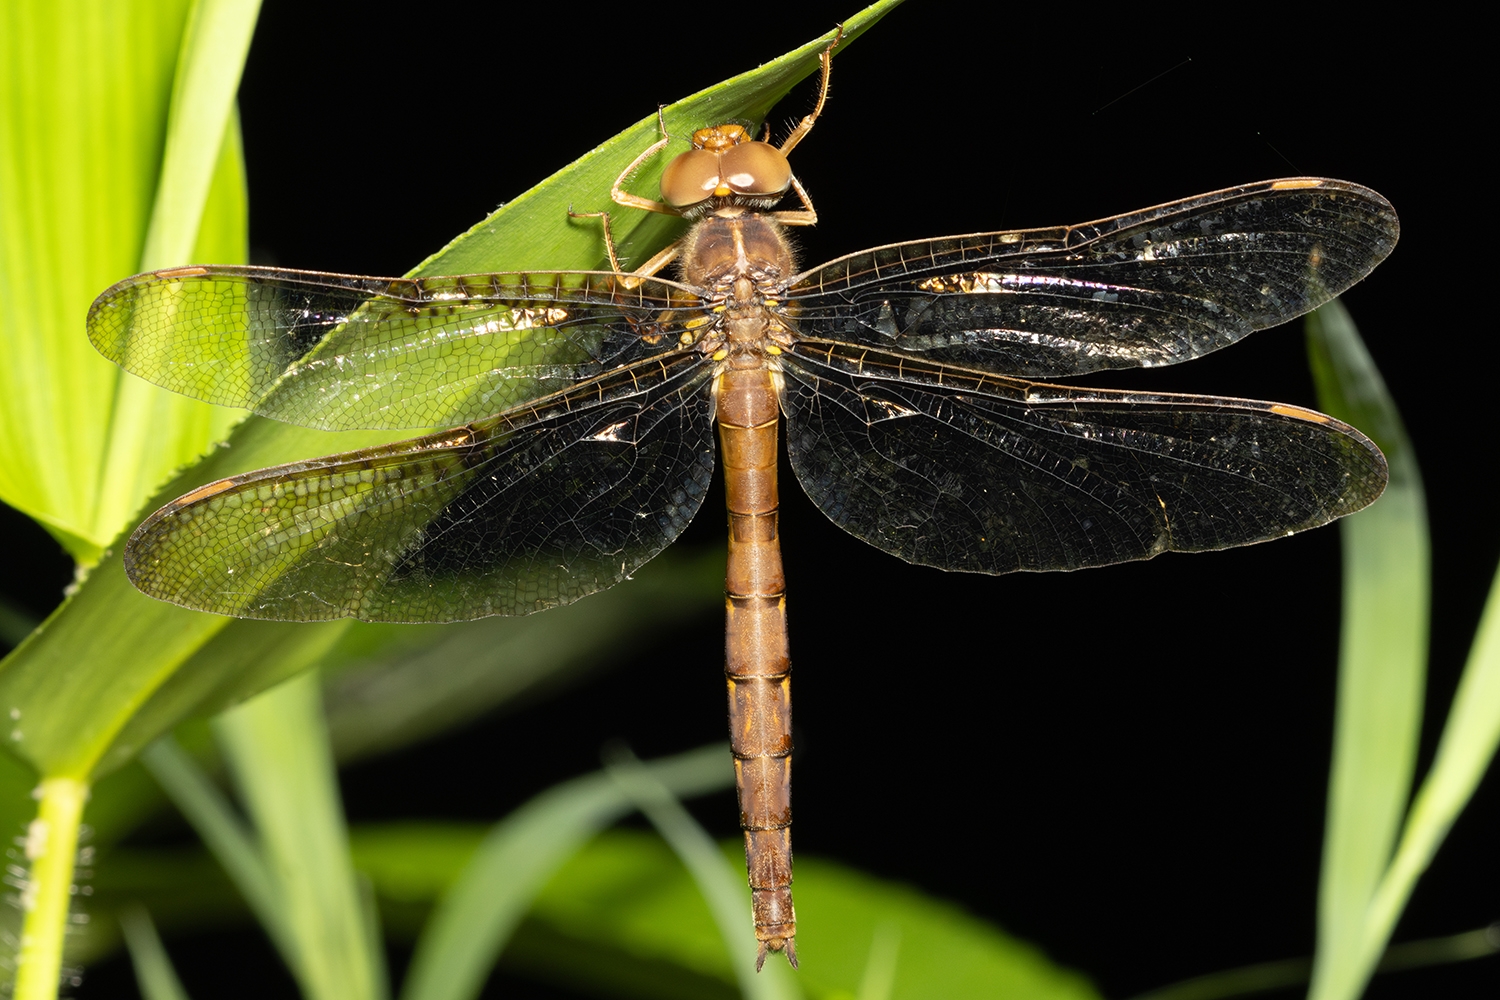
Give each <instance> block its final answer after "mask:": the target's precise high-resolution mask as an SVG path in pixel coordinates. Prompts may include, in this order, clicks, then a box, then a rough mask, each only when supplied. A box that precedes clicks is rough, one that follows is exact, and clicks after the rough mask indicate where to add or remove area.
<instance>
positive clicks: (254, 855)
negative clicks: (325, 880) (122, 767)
mask: <svg viewBox="0 0 1500 1000" xmlns="http://www.w3.org/2000/svg"><path fill="white" fill-rule="evenodd" d="M141 761H142V763H144V764H145V766H146V767H147V769H148V770H149V771H150V772H151V776H152V777H154V778H155V779H156V780H157V782H158V783H159V784H160V785H161V787H162V789H163V791H165V792H166V793H167V795H168V797H169V798H170V799H171V800H172V804H173V805H175V806H176V807H177V809H178V811H179V812H181V813H182V815H183V817H184V818H185V819H187V821H188V823H189V824H190V825H191V826H192V827H193V830H194V831H195V832H196V833H197V834H198V838H199V839H200V840H202V841H203V843H204V845H205V846H207V847H208V849H209V850H210V851H211V852H212V853H213V856H214V858H215V859H217V861H218V862H219V866H220V867H221V868H223V869H224V872H225V874H227V875H228V876H229V879H230V881H231V882H233V883H234V887H235V888H236V889H238V890H239V893H240V897H241V898H242V899H244V900H245V903H246V905H248V906H249V907H250V911H251V912H252V913H254V914H255V916H256V919H258V920H259V921H260V925H261V927H263V928H265V931H266V934H267V935H269V936H270V938H271V941H272V942H273V943H274V944H275V945H276V947H277V949H278V950H279V951H280V952H281V957H282V960H283V961H284V962H286V963H287V965H288V966H289V967H295V965H296V962H297V942H296V939H295V938H294V937H292V933H291V932H292V928H291V925H290V923H289V922H288V921H287V920H286V919H285V915H284V913H283V911H282V909H281V906H280V900H279V899H278V893H277V888H276V877H275V875H274V873H273V872H272V871H271V868H270V866H269V865H268V864H267V863H266V859H265V858H264V857H262V856H261V853H260V849H259V847H258V845H257V844H256V841H255V835H254V834H253V833H252V832H251V830H250V829H249V828H248V827H247V826H246V825H245V822H244V820H242V819H241V818H240V816H239V814H238V813H236V812H235V810H234V808H233V807H232V806H231V805H230V804H229V800H228V799H226V798H225V797H224V795H223V793H222V792H220V791H219V789H218V786H217V785H215V784H214V783H213V781H212V780H210V779H209V777H208V775H207V774H205V773H204V771H203V769H202V768H200V767H199V766H198V764H197V762H196V761H194V760H193V758H192V757H191V756H189V755H188V754H187V753H186V752H185V751H183V749H182V748H181V747H179V746H178V745H177V744H176V742H175V741H173V740H172V739H171V737H165V738H163V739H160V740H157V741H156V742H155V743H153V744H152V745H151V746H150V747H149V748H148V749H147V750H146V752H145V753H144V754H142V755H141ZM122 916H123V914H122ZM127 933H128V932H127Z"/></svg>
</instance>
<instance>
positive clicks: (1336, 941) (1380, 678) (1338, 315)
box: [1307, 302, 1430, 1000]
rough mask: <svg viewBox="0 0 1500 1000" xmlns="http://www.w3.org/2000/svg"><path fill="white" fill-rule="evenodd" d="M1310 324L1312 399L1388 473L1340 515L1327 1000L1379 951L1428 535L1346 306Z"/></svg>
mask: <svg viewBox="0 0 1500 1000" xmlns="http://www.w3.org/2000/svg"><path fill="white" fill-rule="evenodd" d="M1307 330H1308V345H1309V351H1310V354H1311V358H1312V363H1313V371H1314V376H1315V378H1316V380H1317V384H1318V395H1319V402H1320V403H1321V405H1322V406H1323V408H1324V409H1325V410H1327V411H1328V412H1329V413H1331V414H1333V415H1334V416H1337V417H1339V418H1340V419H1343V420H1346V421H1348V422H1349V423H1351V424H1353V425H1354V426H1356V427H1359V428H1360V429H1362V430H1364V431H1365V432H1366V433H1367V434H1368V435H1369V436H1370V437H1371V438H1372V439H1373V440H1374V441H1375V443H1376V444H1378V445H1379V446H1380V449H1381V450H1382V451H1383V452H1384V453H1385V456H1386V461H1387V462H1388V463H1389V465H1390V473H1391V478H1390V485H1389V486H1387V487H1386V491H1385V495H1384V496H1382V497H1381V498H1380V500H1379V501H1378V502H1377V503H1375V504H1374V505H1373V506H1371V507H1369V508H1368V509H1366V510H1363V511H1360V512H1359V513H1358V514H1354V515H1352V516H1350V517H1347V518H1345V519H1344V520H1343V521H1342V522H1340V529H1341V530H1342V532H1343V541H1344V582H1343V606H1344V613H1343V630H1342V635H1341V639H1340V651H1339V687H1338V692H1339V695H1338V708H1337V718H1336V720H1335V729H1334V753H1333V766H1332V774H1331V776H1330V780H1329V793H1328V827H1327V833H1326V836H1325V842H1324V848H1323V866H1322V880H1321V885H1320V888H1319V897H1318V900H1319V902H1318V953H1317V958H1316V963H1315V971H1314V974H1313V988H1312V993H1311V996H1313V997H1315V998H1320V1000H1335V998H1345V997H1354V996H1357V995H1358V993H1359V992H1360V991H1361V990H1362V989H1363V986H1364V983H1365V981H1366V980H1367V979H1368V977H1369V975H1370V974H1371V972H1372V970H1373V967H1374V962H1375V961H1376V960H1377V959H1378V958H1379V948H1377V949H1376V950H1375V951H1374V953H1370V952H1369V951H1368V948H1367V943H1366V939H1367V935H1368V928H1367V926H1366V921H1367V919H1368V915H1369V914H1368V907H1369V904H1370V900H1371V898H1372V896H1373V895H1374V893H1375V891H1376V886H1377V885H1378V884H1379V882H1380V880H1381V878H1382V876H1383V874H1384V872H1385V870H1386V866H1387V864H1388V863H1389V862H1390V858H1391V854H1392V850H1393V848H1394V846H1395V843H1396V837H1397V833H1398V831H1399V829H1400V825H1401V821H1402V816H1403V813H1404V811H1405V808H1406V803H1407V798H1408V796H1409V795H1410V790H1411V785H1412V774H1413V769H1414V767H1415V761H1416V753H1417V745H1418V739H1419V736H1420V731H1421V720H1422V696H1423V691H1424V689H1425V684H1426V662H1427V620H1428V603H1429V593H1430V589H1429V588H1430V585H1429V576H1430V569H1429V543H1428V535H1427V511H1426V501H1425V498H1424V494H1423V491H1422V477H1421V473H1420V471H1419V470H1418V468H1417V461H1416V456H1415V455H1414V453H1413V450H1412V445H1411V441H1410V439H1409V438H1408V437H1407V434H1406V430H1405V428H1404V427H1403V426H1402V423H1401V417H1400V414H1399V413H1398V412H1397V410H1396V406H1395V403H1394V402H1393V401H1392V400H1391V398H1390V395H1389V393H1388V392H1387V391H1386V389H1385V383H1384V381H1383V380H1382V379H1381V377H1380V373H1379V371H1378V370H1377V369H1376V368H1375V364H1374V362H1373V361H1372V360H1371V358H1370V356H1369V354H1368V353H1367V352H1366V351H1365V349H1364V345H1363V344H1362V343H1361V342H1360V340H1359V333H1358V331H1357V330H1356V329H1355V327H1354V323H1353V321H1352V320H1351V319H1350V318H1349V314H1348V312H1347V311H1346V310H1345V309H1344V307H1343V306H1342V305H1340V304H1339V303H1338V302H1333V303H1330V304H1329V305H1327V306H1324V307H1323V308H1322V309H1319V310H1318V311H1317V312H1316V313H1314V314H1313V315H1311V316H1309V317H1308V320H1307ZM1383 946H1384V941H1382V942H1381V947H1383Z"/></svg>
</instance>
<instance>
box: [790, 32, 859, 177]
mask: <svg viewBox="0 0 1500 1000" xmlns="http://www.w3.org/2000/svg"><path fill="white" fill-rule="evenodd" d="M843 40H844V26H843V25H842V24H841V25H839V27H838V33H837V34H835V35H834V36H833V41H831V42H829V43H828V48H826V49H824V50H823V54H822V56H820V57H819V58H820V59H821V60H822V63H823V78H822V81H821V83H820V84H819V86H818V103H817V105H816V106H814V107H813V109H812V113H811V114H808V115H804V116H803V117H802V120H801V121H800V122H798V123H797V127H796V128H794V129H792V132H791V134H790V135H788V136H787V137H786V139H785V140H784V141H783V142H782V144H781V152H782V154H783V155H785V154H787V153H790V152H791V151H792V150H793V149H795V148H796V146H797V143H799V142H801V141H802V140H803V139H805V138H807V133H809V132H811V131H812V127H813V125H814V124H816V123H817V120H818V116H819V115H821V114H822V113H823V105H824V104H826V103H828V71H829V70H830V69H832V68H833V50H834V49H836V48H838V47H839V42H842V41H843Z"/></svg>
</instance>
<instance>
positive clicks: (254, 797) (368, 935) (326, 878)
mask: <svg viewBox="0 0 1500 1000" xmlns="http://www.w3.org/2000/svg"><path fill="white" fill-rule="evenodd" d="M215 728H216V730H217V732H218V736H219V742H220V745H221V747H222V748H223V751H224V756H225V759H226V761H227V762H228V764H229V767H230V771H231V773H232V774H233V775H234V778H235V785H236V786H237V787H238V789H239V792H240V797H241V798H242V800H243V801H244V802H245V805H246V809H247V811H248V812H249V814H250V816H251V817H252V819H253V821H254V825H255V829H256V832H257V834H258V835H259V841H260V848H261V851H262V852H263V857H264V863H265V867H266V868H267V869H268V870H269V871H270V873H271V876H272V883H273V885H274V887H275V900H274V905H275V908H276V921H277V922H279V923H281V924H282V928H283V929H282V932H281V933H282V934H283V935H284V938H282V939H283V940H285V941H288V942H290V943H291V945H292V947H294V949H295V959H296V960H295V962H294V963H293V964H292V972H293V974H294V975H295V976H296V977H297V982H298V984H299V985H300V986H301V987H302V993H303V995H304V996H305V997H307V998H308V1000H381V998H383V997H385V996H387V995H388V989H387V986H386V982H385V966H384V955H383V954H382V953H381V952H380V951H379V950H378V948H372V947H371V946H372V944H373V943H376V942H378V941H379V935H378V933H375V932H374V929H373V928H372V926H371V923H372V919H373V917H372V914H371V913H370V912H369V911H368V908H367V906H366V904H365V902H364V900H363V899H362V893H361V891H360V889H359V886H358V884H357V880H356V877H355V874H354V869H353V866H352V864H351V863H350V857H349V842H348V832H347V830H346V829H345V826H344V814H343V807H342V805H341V804H340V801H339V794H338V776H337V774H336V773H335V770H334V764H333V754H332V752H331V750H330V749H329V745H328V733H327V730H326V729H325V728H324V725H323V713H322V704H321V701H320V699H319V695H318V682H317V679H316V678H315V677H314V676H312V675H310V674H304V675H302V676H301V677H297V678H294V679H293V680H290V681H288V682H286V683H285V684H282V685H280V686H279V687H276V688H273V689H271V690H270V691H267V692H266V693H264V694H262V695H260V696H259V697H258V698H255V699H254V700H252V701H249V702H246V703H245V704H244V705H241V706H240V707H239V708H237V709H235V710H234V711H232V712H227V713H225V714H224V715H222V716H220V717H219V719H218V720H217V721H216V723H215Z"/></svg>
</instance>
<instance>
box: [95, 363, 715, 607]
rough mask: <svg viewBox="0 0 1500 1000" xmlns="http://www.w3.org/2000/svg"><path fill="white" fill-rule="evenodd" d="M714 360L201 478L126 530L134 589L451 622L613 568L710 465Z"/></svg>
mask: <svg viewBox="0 0 1500 1000" xmlns="http://www.w3.org/2000/svg"><path fill="white" fill-rule="evenodd" d="M712 371H713V367H712V364H711V363H709V362H707V361H706V359H704V358H702V357H699V356H693V355H682V356H679V357H677V358H675V359H672V360H670V361H668V362H662V363H658V362H650V361H648V362H644V363H641V364H638V365H636V366H634V367H633V368H632V369H628V370H625V371H621V372H615V373H612V374H611V375H609V376H607V377H606V378H603V379H599V380H595V381H594V382H592V383H589V384H586V385H583V386H580V387H578V388H576V389H574V390H572V391H570V392H567V393H563V394H559V395H557V396H554V397H552V398H550V399H544V400H541V401H540V402H538V403H537V404H535V405H532V406H527V407H522V408H519V409H516V410H512V411H509V412H507V413H504V414H501V415H499V416H495V417H491V418H489V419H487V420H483V421H478V422H476V423H473V424H471V425H469V426H466V427H459V428H456V429H454V430H451V431H445V432H443V433H440V434H434V435H429V436H427V437H423V438H418V439H416V440H414V441H407V442H402V443H399V444H394V445H389V446H386V447H381V448H372V449H368V450H365V451H361V452H351V453H348V454H344V455H334V456H331V457H329V458H324V459H318V460H315V461H310V462H302V463H298V464H295V465H287V466H280V467H277V468H271V469H263V470H261V471H259V472H255V473H251V474H249V475H246V476H242V477H237V478H235V479H230V480H223V481H221V482H219V483H213V484H210V485H209V486H205V487H203V488H201V489H199V490H195V491H194V492H193V493H190V494H188V495H187V496H185V497H182V498H180V499H178V500H177V501H175V502H173V503H172V504H169V505H168V506H166V507H164V508H162V509H161V510H159V511H157V512H156V513H155V514H154V515H152V516H151V518H150V519H148V520H147V521H146V522H145V523H143V524H142V525H141V526H140V527H139V528H138V529H137V530H136V532H135V534H134V535H132V536H131V538H130V542H129V544H128V546H127V549H126V555H125V564H126V571H127V573H128V574H129V576H130V579H131V581H132V582H133V583H134V584H135V585H136V586H137V587H139V588H140V589H141V590H142V591H144V592H145V593H147V594H149V595H151V596H153V597H157V598H160V599H162V600H166V601H171V602H173V603H176V604H181V605H184V606H186V607H190V608H196V609H198V610H202V611H212V612H215V613H218V614H225V615H235V616H238V617H241V618H265V619H274V620H282V621H318V620H324V619H332V618H344V617H355V618H360V619H364V620H366V621H423V622H443V621H461V620H466V619H471V618H480V617H484V616H486V615H495V614H509V615H516V614H529V613H531V612H533V611H540V610H542V609H544V608H549V607H553V606H556V605H560V604H568V603H570V602H572V601H575V600H577V599H578V598H580V597H584V596H586V595H588V594H591V593H594V592H595V591H598V590H603V589H604V588H606V587H609V586H612V585H613V584H615V583H618V582H619V581H621V580H623V579H624V578H625V577H626V576H627V575H629V574H630V573H631V572H632V571H633V570H635V569H636V568H638V567H639V566H641V565H642V564H643V563H645V562H646V561H647V560H649V559H651V558H652V557H653V556H655V555H656V554H657V553H658V552H660V551H661V550H662V549H663V548H664V547H665V546H666V545H667V544H668V543H670V542H671V541H672V540H673V539H674V538H676V537H677V535H678V534H680V533H681V531H682V529H683V528H684V527H686V525H687V523H688V521H689V520H690V519H691V518H692V516H693V514H694V513H696V511H697V509H698V507H699V505H700V504H701V503H702V500H703V495H704V493H705V492H706V491H707V489H708V485H709V482H710V480H711V479H712V477H713V455H714V453H713V405H714V403H713V396H712V394H711V393H708V392H706V391H704V389H705V388H706V383H707V381H708V379H709V378H710V377H711V375H712Z"/></svg>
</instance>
